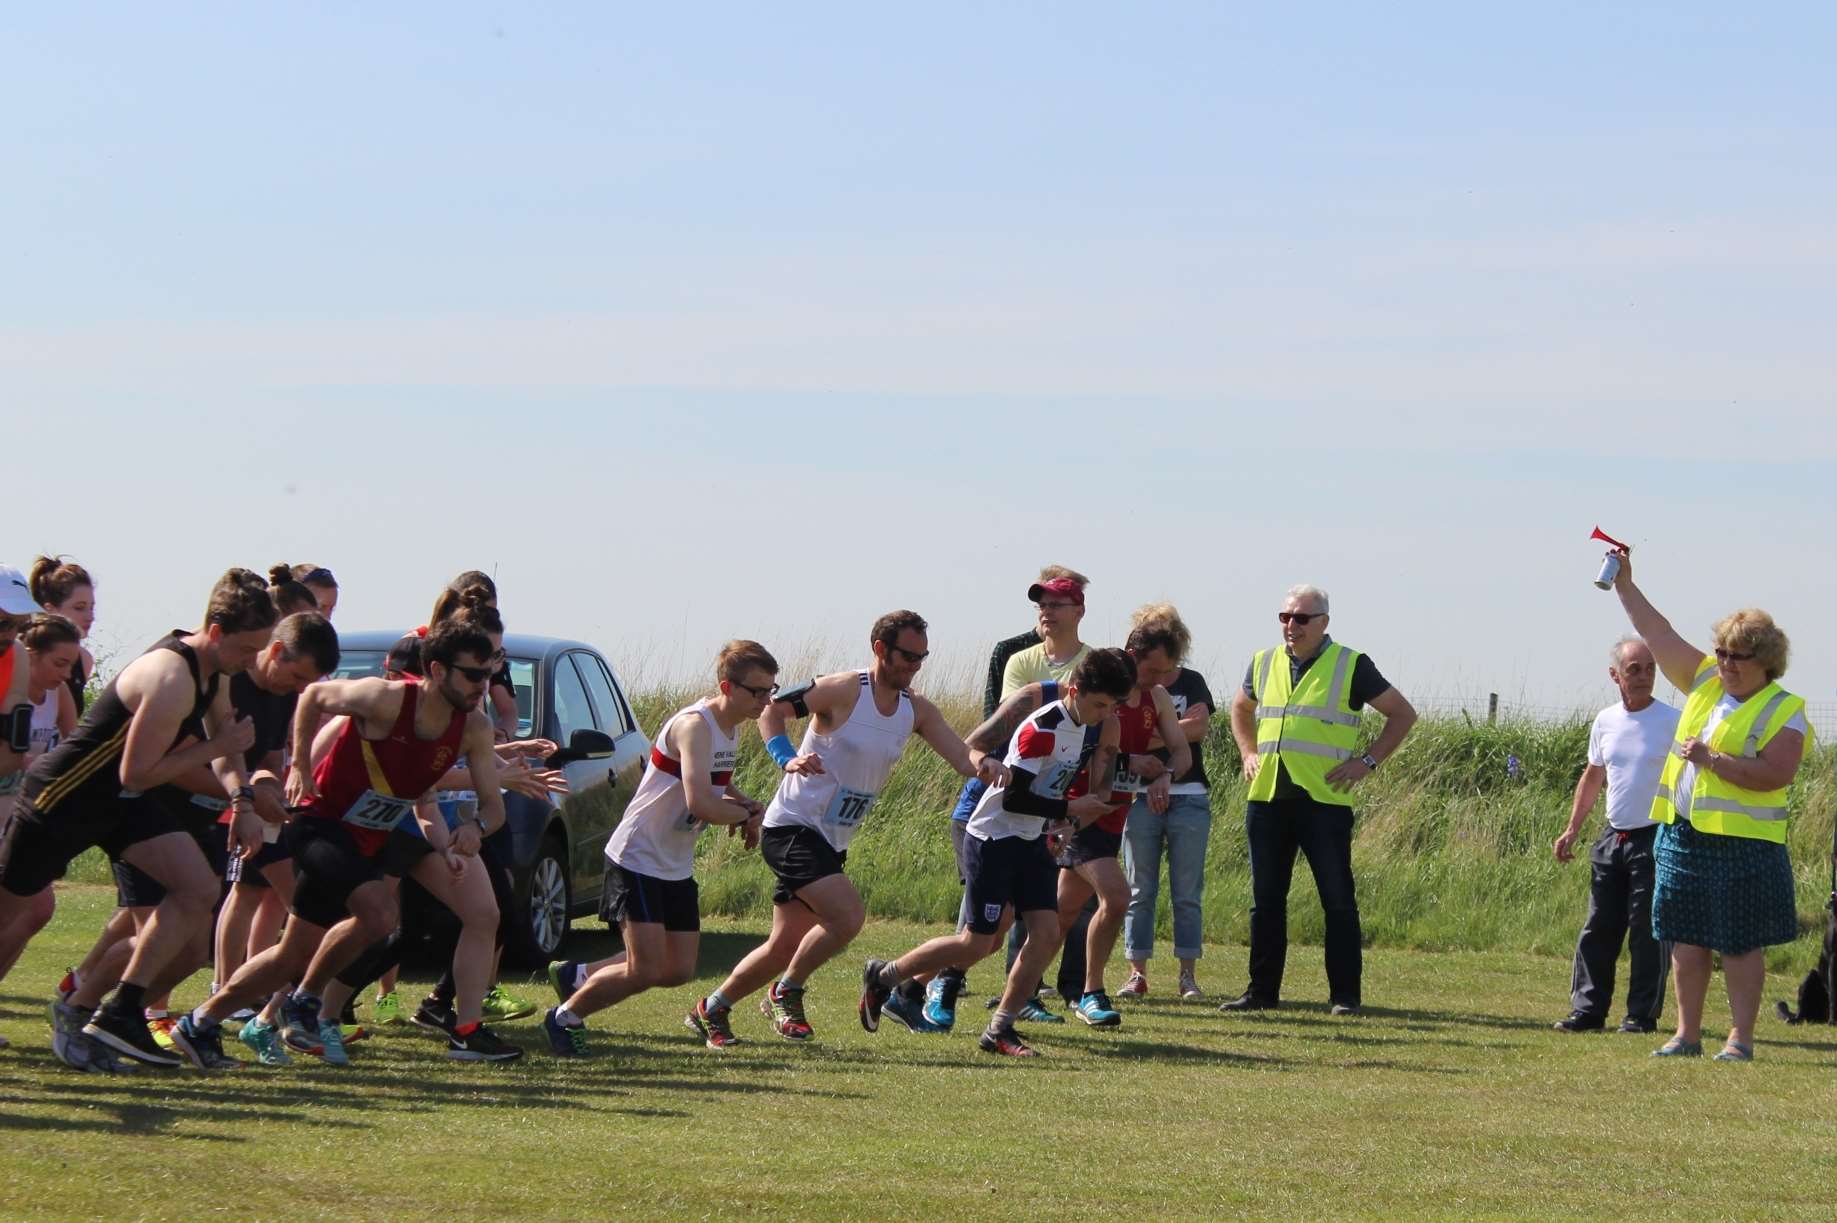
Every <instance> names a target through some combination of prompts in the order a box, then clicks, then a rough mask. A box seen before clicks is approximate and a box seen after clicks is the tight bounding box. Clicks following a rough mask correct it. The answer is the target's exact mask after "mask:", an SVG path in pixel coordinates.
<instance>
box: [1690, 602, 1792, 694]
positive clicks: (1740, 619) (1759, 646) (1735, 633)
mask: <svg viewBox="0 0 1837 1223" xmlns="http://www.w3.org/2000/svg"><path fill="white" fill-rule="evenodd" d="M1710 633H1711V635H1712V637H1713V638H1714V640H1715V645H1716V647H1717V648H1718V649H1723V650H1733V651H1735V652H1736V653H1738V654H1752V655H1754V661H1755V662H1757V663H1759V664H1760V665H1761V668H1762V669H1763V670H1765V671H1766V673H1767V678H1768V679H1770V680H1772V679H1778V678H1779V677H1780V676H1782V675H1784V674H1786V661H1787V656H1788V655H1789V654H1791V652H1792V643H1791V642H1789V641H1787V640H1786V633H1785V631H1784V630H1783V629H1781V628H1780V626H1779V625H1777V624H1775V623H1774V622H1773V617H1772V616H1769V615H1768V614H1767V613H1766V612H1764V611H1762V610H1761V609H1760V608H1758V607H1744V608H1742V609H1741V610H1740V611H1732V612H1730V613H1729V614H1728V615H1726V616H1724V617H1722V619H1720V620H1718V621H1716V627H1715V628H1713V629H1711V630H1710Z"/></svg>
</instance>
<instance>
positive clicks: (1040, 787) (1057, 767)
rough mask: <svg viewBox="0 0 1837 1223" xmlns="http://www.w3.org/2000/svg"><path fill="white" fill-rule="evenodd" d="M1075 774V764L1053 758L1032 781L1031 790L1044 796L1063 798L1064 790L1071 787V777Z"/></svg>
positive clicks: (1076, 768) (1076, 773) (1076, 767)
mask: <svg viewBox="0 0 1837 1223" xmlns="http://www.w3.org/2000/svg"><path fill="white" fill-rule="evenodd" d="M1077 776H1078V766H1077V765H1075V764H1067V763H1065V762H1064V761H1062V760H1055V761H1053V763H1052V766H1051V767H1050V768H1048V769H1047V770H1046V771H1045V772H1043V773H1041V774H1040V777H1039V780H1038V781H1036V782H1034V784H1033V792H1034V793H1035V794H1038V795H1040V796H1041V797H1044V798H1064V797H1065V792H1066V791H1067V790H1069V789H1071V788H1072V779H1073V778H1075V777H1077Z"/></svg>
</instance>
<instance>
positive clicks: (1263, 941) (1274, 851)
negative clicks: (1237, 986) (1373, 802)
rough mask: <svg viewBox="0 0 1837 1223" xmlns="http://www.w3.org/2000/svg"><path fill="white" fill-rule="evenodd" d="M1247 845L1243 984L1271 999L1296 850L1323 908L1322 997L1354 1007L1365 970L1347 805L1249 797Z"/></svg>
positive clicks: (1278, 978)
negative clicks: (1247, 968)
mask: <svg viewBox="0 0 1837 1223" xmlns="http://www.w3.org/2000/svg"><path fill="white" fill-rule="evenodd" d="M1244 833H1245V836H1246V838H1247V839H1248V841H1249V844H1250V894H1251V899H1250V988H1249V991H1248V992H1249V993H1251V994H1252V995H1254V996H1255V997H1258V998H1262V999H1264V1000H1266V1001H1269V1002H1274V1001H1276V1000H1277V999H1279V998H1281V996H1282V971H1283V969H1284V967H1286V965H1287V961H1288V890H1289V884H1290V883H1291V882H1292V881H1293V879H1294V875H1295V855H1296V854H1297V853H1300V854H1302V855H1303V856H1305V857H1306V858H1307V860H1308V869H1309V870H1311V871H1312V872H1313V873H1314V886H1315V888H1316V889H1317V890H1318V891H1319V893H1320V905H1321V908H1322V909H1323V910H1324V911H1325V913H1326V918H1327V930H1326V942H1327V948H1326V952H1327V995H1328V998H1329V999H1330V1000H1331V1001H1333V1002H1339V1003H1344V1004H1346V1005H1347V1006H1358V1005H1359V981H1360V976H1361V974H1362V972H1363V968H1364V956H1363V952H1362V950H1361V948H1360V938H1361V935H1360V930H1359V902H1358V897H1357V895H1356V892H1355V889H1354V886H1353V880H1352V808H1351V807H1342V806H1338V805H1336V804H1333V803H1322V802H1316V801H1315V800H1314V799H1313V798H1310V797H1307V796H1305V795H1304V796H1302V797H1300V798H1285V799H1276V800H1273V801H1270V802H1252V803H1250V804H1249V805H1248V807H1247V808H1246V810H1245V812H1244Z"/></svg>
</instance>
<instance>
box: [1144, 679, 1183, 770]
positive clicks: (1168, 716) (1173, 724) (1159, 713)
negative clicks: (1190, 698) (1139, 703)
mask: <svg viewBox="0 0 1837 1223" xmlns="http://www.w3.org/2000/svg"><path fill="white" fill-rule="evenodd" d="M1151 691H1152V693H1153V696H1154V703H1155V718H1156V720H1157V721H1158V722H1159V723H1160V727H1161V741H1162V742H1163V743H1165V744H1166V745H1167V771H1168V772H1169V773H1171V774H1172V775H1173V776H1175V777H1179V776H1181V775H1182V774H1184V773H1185V772H1186V771H1187V770H1188V769H1190V768H1192V767H1193V748H1192V741H1191V740H1189V739H1188V738H1187V735H1186V731H1185V730H1184V729H1183V728H1182V727H1181V722H1180V711H1179V710H1177V709H1175V708H1174V698H1173V697H1171V696H1169V695H1167V689H1165V688H1163V687H1161V685H1159V684H1156V685H1155V686H1154V688H1153V689H1152V690H1151Z"/></svg>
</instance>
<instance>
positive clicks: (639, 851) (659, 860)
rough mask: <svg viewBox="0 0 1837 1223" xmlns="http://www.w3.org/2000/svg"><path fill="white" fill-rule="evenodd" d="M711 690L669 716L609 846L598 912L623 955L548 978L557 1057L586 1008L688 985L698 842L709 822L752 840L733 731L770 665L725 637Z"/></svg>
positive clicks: (575, 1043) (765, 692)
mask: <svg viewBox="0 0 1837 1223" xmlns="http://www.w3.org/2000/svg"><path fill="white" fill-rule="evenodd" d="M715 675H716V677H717V678H718V680H719V684H720V691H719V692H718V693H716V695H714V696H711V697H704V698H702V699H701V700H699V701H697V702H695V704H693V705H690V706H688V707H687V708H686V709H681V710H678V711H677V712H676V713H674V714H671V715H670V717H669V718H668V719H666V720H665V721H664V724H663V726H662V727H660V728H659V729H658V731H657V740H656V742H655V743H653V744H652V745H651V760H650V767H649V768H647V769H646V770H645V772H644V779H643V780H642V781H641V782H639V783H638V792H637V793H636V794H634V795H633V796H632V800H631V805H630V806H629V807H627V808H626V811H625V816H624V818H623V819H621V820H620V821H619V826H618V827H617V828H615V829H614V830H613V833H612V839H611V840H609V841H607V843H606V892H605V897H604V899H603V900H602V902H601V905H600V916H601V917H602V918H604V919H605V920H607V921H611V922H617V923H618V926H619V934H620V936H621V938H622V939H623V941H624V943H625V950H624V951H623V952H620V953H619V954H618V955H615V956H612V957H611V958H609V959H605V960H601V961H599V962H598V963H594V964H578V963H576V962H574V961H573V960H560V961H557V962H556V963H553V964H550V965H549V980H550V982H551V983H553V985H554V986H555V994H556V997H557V998H558V999H559V1000H560V1003H561V1005H559V1006H557V1007H553V1008H551V1009H550V1010H549V1012H548V1013H547V1014H546V1015H544V1016H543V1017H542V1027H543V1030H544V1031H545V1032H546V1033H547V1034H548V1038H549V1048H550V1049H552V1050H553V1051H554V1052H555V1054H556V1055H557V1056H560V1057H579V1056H581V1055H582V1054H584V1053H585V1052H586V1036H585V1031H586V1029H585V1021H586V1018H587V1016H589V1015H591V1014H593V1013H594V1012H595V1011H600V1010H604V1009H605V1008H606V1007H609V1006H612V1005H613V1004H614V1003H617V1002H623V1001H624V1000H625V999H627V998H629V997H631V996H632V995H633V994H636V993H639V992H640V991H642V990H647V989H651V988H654V987H656V986H660V985H661V986H675V985H684V984H687V983H688V981H689V979H690V978H692V977H693V976H694V975H695V960H696V955H697V953H698V952H699V950H700V947H701V929H702V921H701V904H700V900H699V897H698V895H697V892H696V886H695V842H696V840H697V839H698V838H699V837H700V836H701V833H702V830H703V829H704V828H706V827H708V826H709V825H711V824H721V825H725V826H726V827H727V829H728V832H729V834H730V835H731V834H732V833H733V832H734V831H735V829H736V828H738V829H740V830H743V833H744V835H745V838H746V845H747V848H749V849H751V848H753V847H754V846H756V845H757V844H758V843H759V818H760V816H761V815H763V814H764V812H765V808H764V806H762V805H761V804H759V803H757V802H754V801H753V800H752V799H750V798H748V797H747V796H746V795H744V794H742V793H741V792H740V791H739V790H737V789H735V788H734V786H733V771H734V762H735V760H736V759H737V758H738V755H739V747H740V726H741V725H742V724H743V723H746V722H751V721H754V720H755V719H757V718H758V717H759V715H760V714H761V713H763V712H764V711H765V707H766V706H767V705H768V704H770V703H771V700H772V695H773V693H774V692H776V691H777V689H778V685H777V684H775V683H773V682H772V681H773V680H774V678H775V677H776V676H777V675H778V661H777V660H776V659H775V658H773V657H772V655H771V654H770V653H768V652H767V650H766V648H765V647H764V646H762V645H760V644H759V643H758V642H757V641H730V642H728V643H727V645H726V646H725V647H723V648H722V650H721V653H720V656H719V657H718V658H717V659H716V660H715Z"/></svg>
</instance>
